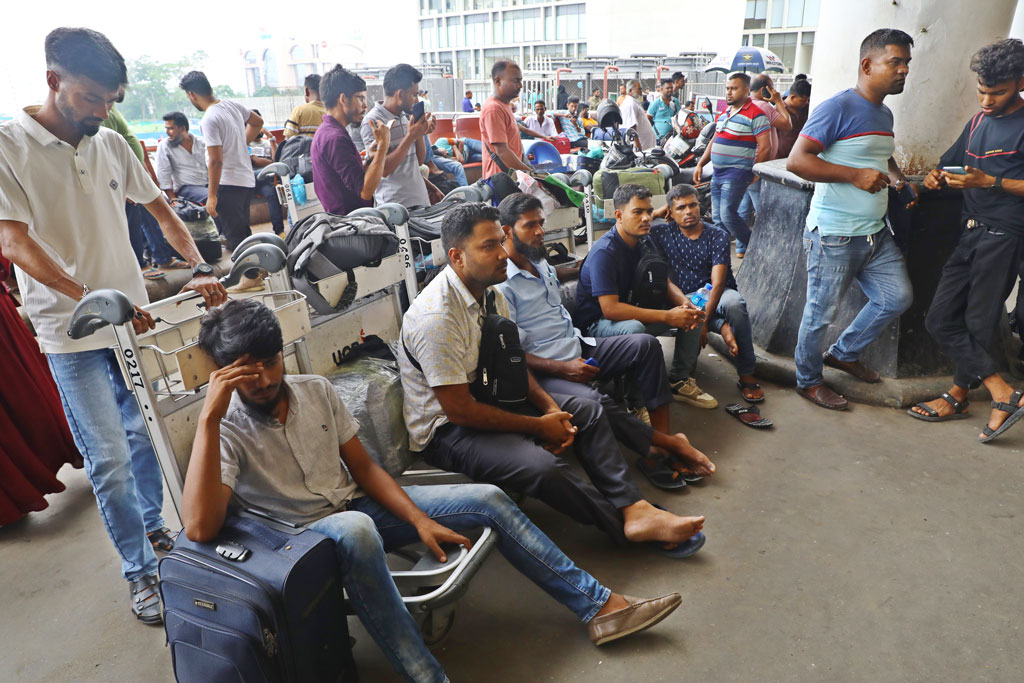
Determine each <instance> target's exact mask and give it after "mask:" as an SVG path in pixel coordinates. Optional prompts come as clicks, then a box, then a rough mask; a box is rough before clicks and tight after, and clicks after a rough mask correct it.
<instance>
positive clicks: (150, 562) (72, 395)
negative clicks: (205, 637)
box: [0, 28, 226, 624]
mask: <svg viewBox="0 0 1024 683" xmlns="http://www.w3.org/2000/svg"><path fill="white" fill-rule="evenodd" d="M46 69H47V71H46V84H47V86H48V87H49V92H48V93H47V97H46V102H45V103H44V104H43V106H42V107H28V108H26V109H25V110H24V111H22V112H19V113H18V115H17V117H16V118H15V119H14V120H12V121H8V122H5V123H3V124H0V250H2V251H3V253H4V256H6V257H7V258H8V259H10V260H11V261H13V262H14V263H15V265H17V266H18V284H19V286H20V288H21V293H22V296H23V299H24V305H25V309H26V310H27V311H28V315H29V318H30V319H31V320H32V324H33V326H34V327H35V330H36V334H37V336H38V338H39V343H40V346H41V347H42V349H43V351H44V352H45V353H46V354H47V360H48V361H49V364H50V371H51V373H52V374H53V378H54V379H55V380H56V382H57V388H58V389H59V391H60V396H61V402H62V403H63V406H64V413H65V415H66V416H67V419H68V424H69V425H70V427H71V432H72V434H73V435H74V438H75V445H76V446H78V450H79V451H81V453H82V456H83V458H84V459H85V467H86V473H87V474H88V476H89V480H90V482H91V483H92V486H93V491H94V492H95V493H96V501H97V504H98V505H99V509H100V517H101V518H102V520H103V524H104V526H105V527H106V529H107V533H108V534H109V535H110V538H111V540H112V541H113V543H114V547H115V548H116V549H117V552H118V554H119V555H120V556H121V568H122V572H123V574H124V577H125V578H126V579H127V580H128V582H129V584H130V588H131V593H132V612H133V613H134V614H135V616H136V617H138V618H139V619H140V620H141V621H143V622H145V623H148V624H158V623H160V621H161V614H160V598H159V595H158V593H157V588H156V581H157V578H156V571H157V560H156V555H155V554H154V549H156V548H160V549H165V550H166V549H169V548H170V547H171V546H172V542H171V539H170V537H169V536H168V533H169V530H168V529H167V528H165V527H164V522H163V518H162V517H161V514H160V511H161V508H162V506H163V489H162V486H163V481H162V479H161V476H160V469H159V467H158V464H157V460H156V456H155V454H154V452H153V447H152V444H151V443H150V440H149V436H148V434H147V432H146V426H145V423H144V421H143V418H142V413H141V411H140V410H139V405H138V403H137V402H136V400H135V397H134V396H133V395H132V393H131V392H130V391H129V390H128V388H127V387H126V386H125V381H124V379H123V378H122V376H121V370H120V368H119V366H118V361H117V358H116V356H115V355H114V352H113V351H112V350H111V349H110V348H109V347H110V346H111V344H112V343H113V332H112V330H111V329H110V328H106V329H102V330H99V331H97V332H96V333H95V334H93V335H91V336H88V337H85V338H83V339H78V340H73V339H71V338H70V337H69V336H68V334H67V331H66V330H67V327H68V322H69V320H70V318H71V313H72V311H73V310H74V307H75V304H76V303H77V302H78V300H79V299H81V298H82V297H84V296H85V295H86V294H87V293H88V292H89V290H90V289H99V288H111V289H117V290H120V291H121V292H124V294H126V295H127V296H128V298H129V299H131V301H132V303H133V304H135V306H136V318H135V320H134V321H133V325H134V326H135V330H136V332H143V331H145V330H147V329H150V328H152V327H153V326H154V322H153V318H152V317H151V316H150V315H149V314H148V313H144V312H142V310H141V309H140V308H139V306H142V305H145V304H147V303H148V299H147V297H146V287H145V283H144V282H143V279H142V274H141V272H140V271H139V269H138V268H137V267H136V262H135V257H134V254H133V253H132V248H131V244H130V242H129V239H128V222H127V219H126V218H125V212H124V204H125V200H126V199H131V200H132V201H134V202H137V203H139V204H143V205H145V207H146V209H147V210H148V211H149V212H150V213H151V214H153V216H154V217H156V219H157V221H159V223H160V227H161V229H162V231H163V234H164V236H165V237H166V238H167V241H168V242H170V244H171V246H173V247H174V248H175V249H176V250H177V251H178V253H180V254H181V255H182V256H184V257H185V260H187V261H188V263H189V265H190V266H191V267H192V268H193V275H194V277H193V279H192V281H191V282H189V283H188V284H187V285H186V286H185V289H190V290H194V291H197V292H199V293H201V294H202V295H203V298H204V299H206V302H207V304H208V305H218V304H220V303H222V302H223V301H224V300H225V299H226V293H225V292H224V288H223V287H222V286H221V285H220V283H219V282H218V281H217V279H216V278H215V277H213V269H212V268H211V267H210V266H209V265H207V264H205V263H203V260H202V258H201V257H200V256H199V250H198V249H197V248H196V245H195V243H194V242H193V241H192V238H191V236H190V235H189V232H188V229H187V228H186V227H185V225H184V224H183V223H182V222H181V221H180V220H179V219H178V218H177V216H176V215H175V213H174V211H172V210H171V208H170V206H169V205H168V204H167V202H166V201H165V200H164V199H163V198H162V197H161V195H160V191H159V190H158V189H157V187H156V184H154V183H153V181H152V179H151V178H150V177H149V175H148V174H147V172H146V170H145V168H143V166H142V163H141V162H140V161H139V160H138V158H137V157H136V156H135V155H134V154H133V153H132V151H131V148H130V147H129V146H128V143H127V142H125V141H124V139H123V138H122V137H121V136H120V135H118V134H117V133H115V132H114V131H112V130H109V129H106V128H101V127H100V123H102V121H103V120H104V119H105V118H106V117H107V115H108V114H109V112H110V108H111V107H112V106H113V104H114V102H116V101H118V98H119V97H120V96H121V95H122V94H123V93H124V89H125V85H126V84H127V82H128V76H127V71H126V69H125V64H124V59H122V57H121V55H120V53H118V51H117V50H116V49H115V48H114V46H113V45H111V44H110V42H109V41H108V40H107V39H106V37H104V36H103V35H102V34H99V33H96V32H95V31H90V30H89V29H69V28H59V29H56V30H54V31H52V32H51V33H50V34H49V35H48V36H47V37H46Z"/></svg>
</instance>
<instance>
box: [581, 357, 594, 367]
mask: <svg viewBox="0 0 1024 683" xmlns="http://www.w3.org/2000/svg"><path fill="white" fill-rule="evenodd" d="M583 364H584V365H589V366H591V367H594V368H596V367H597V361H596V360H594V357H593V356H591V357H590V358H588V359H586V360H585V361H583Z"/></svg>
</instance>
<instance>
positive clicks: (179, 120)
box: [164, 111, 188, 130]
mask: <svg viewBox="0 0 1024 683" xmlns="http://www.w3.org/2000/svg"><path fill="white" fill-rule="evenodd" d="M164 121H170V122H171V123H173V124H174V125H176V126H177V127H178V128H184V129H185V130H188V117H187V116H185V115H184V114H183V113H181V112H180V111H169V112H167V113H166V114H164Z"/></svg>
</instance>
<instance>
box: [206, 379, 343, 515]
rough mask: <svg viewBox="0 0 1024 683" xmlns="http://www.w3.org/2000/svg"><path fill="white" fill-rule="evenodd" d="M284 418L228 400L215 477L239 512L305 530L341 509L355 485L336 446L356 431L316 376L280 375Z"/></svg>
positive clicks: (331, 392)
mask: <svg viewBox="0 0 1024 683" xmlns="http://www.w3.org/2000/svg"><path fill="white" fill-rule="evenodd" d="M284 381H285V387H286V390H287V391H288V399H289V401H288V417H287V419H286V420H285V423H284V424H283V425H282V424H281V423H280V422H278V421H277V419H276V418H274V417H272V416H268V415H266V414H263V413H260V412H259V411H257V410H253V409H252V408H250V407H249V406H247V405H245V403H243V402H242V400H241V399H240V398H239V397H238V394H237V393H235V394H233V395H232V396H231V405H230V407H229V408H228V412H227V414H226V415H225V416H224V419H223V420H221V423H220V472H221V475H220V478H221V481H222V482H223V483H224V484H225V485H227V486H229V487H231V490H232V492H233V495H232V499H233V500H234V502H236V503H238V504H239V505H241V506H242V507H254V508H258V509H260V510H265V511H266V512H269V513H271V514H272V515H274V516H276V517H280V518H282V519H286V520H289V521H291V522H295V523H297V524H311V523H313V522H315V521H316V520H318V519H321V518H323V517H326V516H327V515H329V514H332V513H334V512H338V511H339V510H341V509H343V508H344V506H345V503H347V502H348V501H349V500H351V499H352V498H353V497H355V496H354V494H355V491H356V484H355V482H354V481H352V477H350V476H349V473H348V470H347V469H346V468H345V464H344V463H343V462H342V461H341V454H340V453H339V450H338V449H339V447H340V446H341V445H342V444H344V443H346V442H347V441H349V440H350V439H352V437H354V436H355V435H356V432H357V431H358V429H359V425H358V423H356V421H355V420H354V419H353V418H352V416H351V415H350V414H349V412H348V410H347V409H346V408H345V404H343V403H342V402H341V399H340V398H338V394H337V393H336V392H335V391H334V387H332V386H331V383H330V382H329V381H327V380H326V379H325V378H323V377H320V376H318V375H287V376H285V379H284Z"/></svg>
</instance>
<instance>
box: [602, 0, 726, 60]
mask: <svg viewBox="0 0 1024 683" xmlns="http://www.w3.org/2000/svg"><path fill="white" fill-rule="evenodd" d="M745 7H746V3H745V1H744V0H670V1H669V2H665V1H664V0H587V53H588V54H593V55H616V56H619V57H628V56H629V55H631V54H634V53H653V54H665V55H668V56H670V57H674V56H676V55H678V54H679V53H680V52H695V51H704V50H707V51H717V50H724V49H729V48H733V49H735V48H737V47H739V46H740V43H741V41H742V40H743V12H744V9H745Z"/></svg>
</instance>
